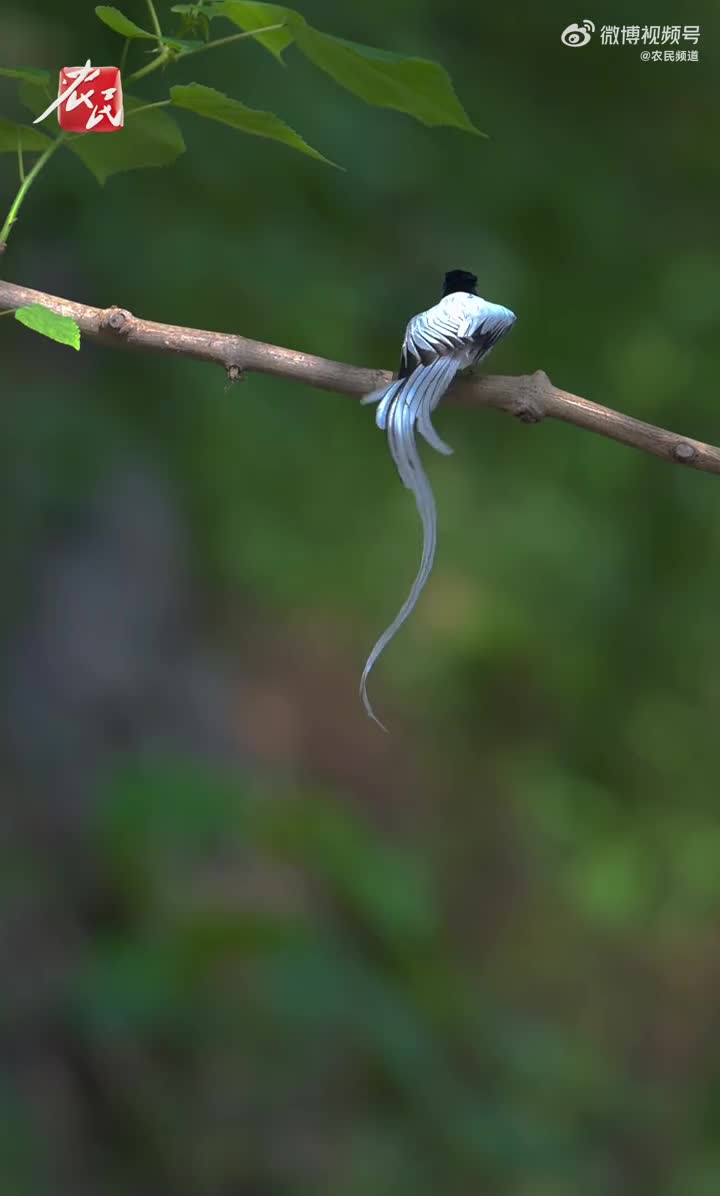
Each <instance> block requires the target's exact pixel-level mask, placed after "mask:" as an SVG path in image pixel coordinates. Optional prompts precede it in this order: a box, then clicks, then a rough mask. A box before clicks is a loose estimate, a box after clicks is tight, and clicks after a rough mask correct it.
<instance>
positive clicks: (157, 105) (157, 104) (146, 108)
mask: <svg viewBox="0 0 720 1196" xmlns="http://www.w3.org/2000/svg"><path fill="white" fill-rule="evenodd" d="M168 104H172V100H157V101H156V102H155V103H154V104H143V105H142V107H141V108H133V109H131V110H129V111H126V112H125V119H126V120H129V119H130V117H131V116H137V115H138V113H140V112H149V110H150V109H151V108H165V107H167V105H168Z"/></svg>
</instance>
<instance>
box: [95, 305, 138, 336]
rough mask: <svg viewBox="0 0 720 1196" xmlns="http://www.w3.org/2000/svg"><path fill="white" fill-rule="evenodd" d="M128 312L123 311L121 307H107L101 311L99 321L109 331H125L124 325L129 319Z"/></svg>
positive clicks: (126, 329)
mask: <svg viewBox="0 0 720 1196" xmlns="http://www.w3.org/2000/svg"><path fill="white" fill-rule="evenodd" d="M130 318H131V317H130V312H129V311H125V310H124V309H123V308H122V307H109V308H108V309H107V311H105V312H103V314H102V316H101V318H100V323H101V325H102V327H103V328H108V329H109V330H110V332H117V333H120V332H127V331H128V328H127V327H126V325H127V322H128V320H129V319H130Z"/></svg>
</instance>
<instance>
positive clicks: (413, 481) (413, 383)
mask: <svg viewBox="0 0 720 1196" xmlns="http://www.w3.org/2000/svg"><path fill="white" fill-rule="evenodd" d="M514 323H515V315H514V313H513V312H511V311H510V309H509V308H507V307H502V306H501V305H500V304H498V303H490V302H489V301H488V300H487V299H481V298H480V297H479V295H474V294H471V293H469V292H467V291H453V292H452V293H451V294H449V295H445V296H444V298H442V299H441V300H440V302H439V303H436V304H435V306H434V307H431V308H429V309H428V310H427V311H423V312H420V313H419V315H417V316H413V318H412V319H411V320H410V322H409V324H408V326H407V328H406V329H405V338H404V340H403V345H402V356H401V367H400V376H399V377H398V378H397V380H396V381H394V382H391V383H390V384H389V385H388V386H386V387H382V389H380V390H377V391H374V392H373V393H372V394H369V395H366V397H365V398H364V399H363V400H362V401H363V403H378V404H379V406H378V409H377V412H376V415H375V420H376V423H377V425H378V427H379V428H382V429H384V430H387V434H388V443H389V446H390V452H391V454H392V458H393V460H394V462H395V464H396V466H397V469H398V472H399V474H400V477H401V479H402V481H403V483H404V484H405V486H407V488H408V489H409V490H412V491H413V493H414V495H415V502H416V503H417V508H418V512H419V514H420V519H421V521H422V525H423V552H422V559H421V562H420V568H419V570H418V574H417V577H416V578H415V581H414V583H413V586H412V589H411V591H410V593H409V595H408V597H407V599H406V601H405V602H404V603H403V605H402V607H401V608H400V610H399V612H398V614H397V616H396V617H395V619H394V620H393V622H392V623H391V624H390V626H389V627H388V628H387V630H386V631H384V632H383V634H382V635H381V636H380V639H379V640H378V641H377V643H376V644H375V647H374V648H373V650H372V652H371V653H370V656H369V658H368V661H367V664H366V665H365V668H364V670H363V675H362V679H361V682H360V693H361V696H362V699H363V702H364V704H365V709H366V710H367V712H368V714H369V715H370V717H371V718H375V714H374V713H373V710H372V707H371V705H370V702H369V700H368V696H367V688H366V687H367V678H368V674H369V672H370V669H371V668H372V667H373V665H374V664H375V661H376V660H377V658H378V656H379V655H380V653H381V652H382V651H383V649H384V648H385V647H386V646H387V644H388V643H389V642H390V640H391V639H392V637H393V636H394V635H395V632H396V631H397V630H398V628H399V627H400V626H401V625H402V623H404V622H405V620H406V619H407V617H408V615H409V614H410V612H411V611H412V609H413V607H414V606H415V603H416V602H417V600H418V597H419V596H420V592H421V590H422V588H423V586H424V585H425V582H426V581H427V579H428V577H429V575H430V570H431V569H432V564H433V560H434V557H435V545H436V540H437V515H436V510H435V500H434V498H433V493H432V490H431V488H430V483H429V481H428V479H427V477H426V474H425V471H424V470H423V467H422V464H421V462H420V456H419V453H418V450H417V445H416V443H415V426H416V425H417V429H418V431H419V432H420V435H421V436H423V438H424V439H425V440H426V441H427V442H428V444H430V445H431V446H432V447H433V448H434V449H436V450H437V451H438V452H440V453H451V452H452V449H451V448H450V447H449V446H448V445H447V444H445V443H444V441H442V440H441V439H440V437H439V436H438V435H437V433H436V431H435V429H434V428H433V426H432V423H431V420H430V416H431V414H432V412H433V411H434V410H435V408H436V407H437V405H438V403H439V402H440V400H441V398H442V397H443V395H444V394H445V392H446V391H447V390H448V388H449V386H450V384H451V383H452V381H453V379H454V377H455V375H456V374H457V373H458V371H459V370H462V369H465V368H466V367H467V366H471V365H477V364H478V362H480V361H482V359H483V357H485V356H486V355H487V354H488V353H489V352H490V350H491V349H492V348H493V346H494V345H495V344H497V342H498V341H499V340H500V339H501V337H503V336H505V334H506V333H508V332H509V331H510V329H511V328H512V326H513V324H514ZM375 721H376V722H378V721H379V720H378V719H376V718H375ZM380 725H381V726H382V723H381V724H380Z"/></svg>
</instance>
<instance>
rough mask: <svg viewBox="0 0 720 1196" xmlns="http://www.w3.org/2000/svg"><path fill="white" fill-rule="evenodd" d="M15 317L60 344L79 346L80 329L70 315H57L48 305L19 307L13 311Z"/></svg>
mask: <svg viewBox="0 0 720 1196" xmlns="http://www.w3.org/2000/svg"><path fill="white" fill-rule="evenodd" d="M15 319H16V320H18V321H19V322H20V323H21V324H24V325H25V327H26V328H31V329H32V330H33V332H39V333H40V334H41V335H42V336H47V337H49V338H50V340H52V341H57V342H58V344H60V345H69V346H70V347H71V348H72V349H79V348H80V329H79V328H78V326H77V324H76V323H75V321H74V320H73V319H72V318H71V317H70V316H59V315H58V314H57V312H54V311H51V310H50V308H49V307H43V306H42V305H41V304H39V303H31V304H30V305H29V306H28V307H19V308H18V309H17V311H16V312H15Z"/></svg>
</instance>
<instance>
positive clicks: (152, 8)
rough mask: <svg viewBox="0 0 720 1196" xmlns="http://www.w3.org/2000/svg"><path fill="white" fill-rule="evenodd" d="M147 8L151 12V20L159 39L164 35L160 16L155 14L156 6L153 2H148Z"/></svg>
mask: <svg viewBox="0 0 720 1196" xmlns="http://www.w3.org/2000/svg"><path fill="white" fill-rule="evenodd" d="M147 6H148V9H149V11H150V20H151V21H152V23H153V28H154V30H155V32H156V33H157V35H158V37H162V35H163V33H162V29H161V28H160V22H159V21H158V15H157V13H156V12H155V5H154V4H153V0H147Z"/></svg>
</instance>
